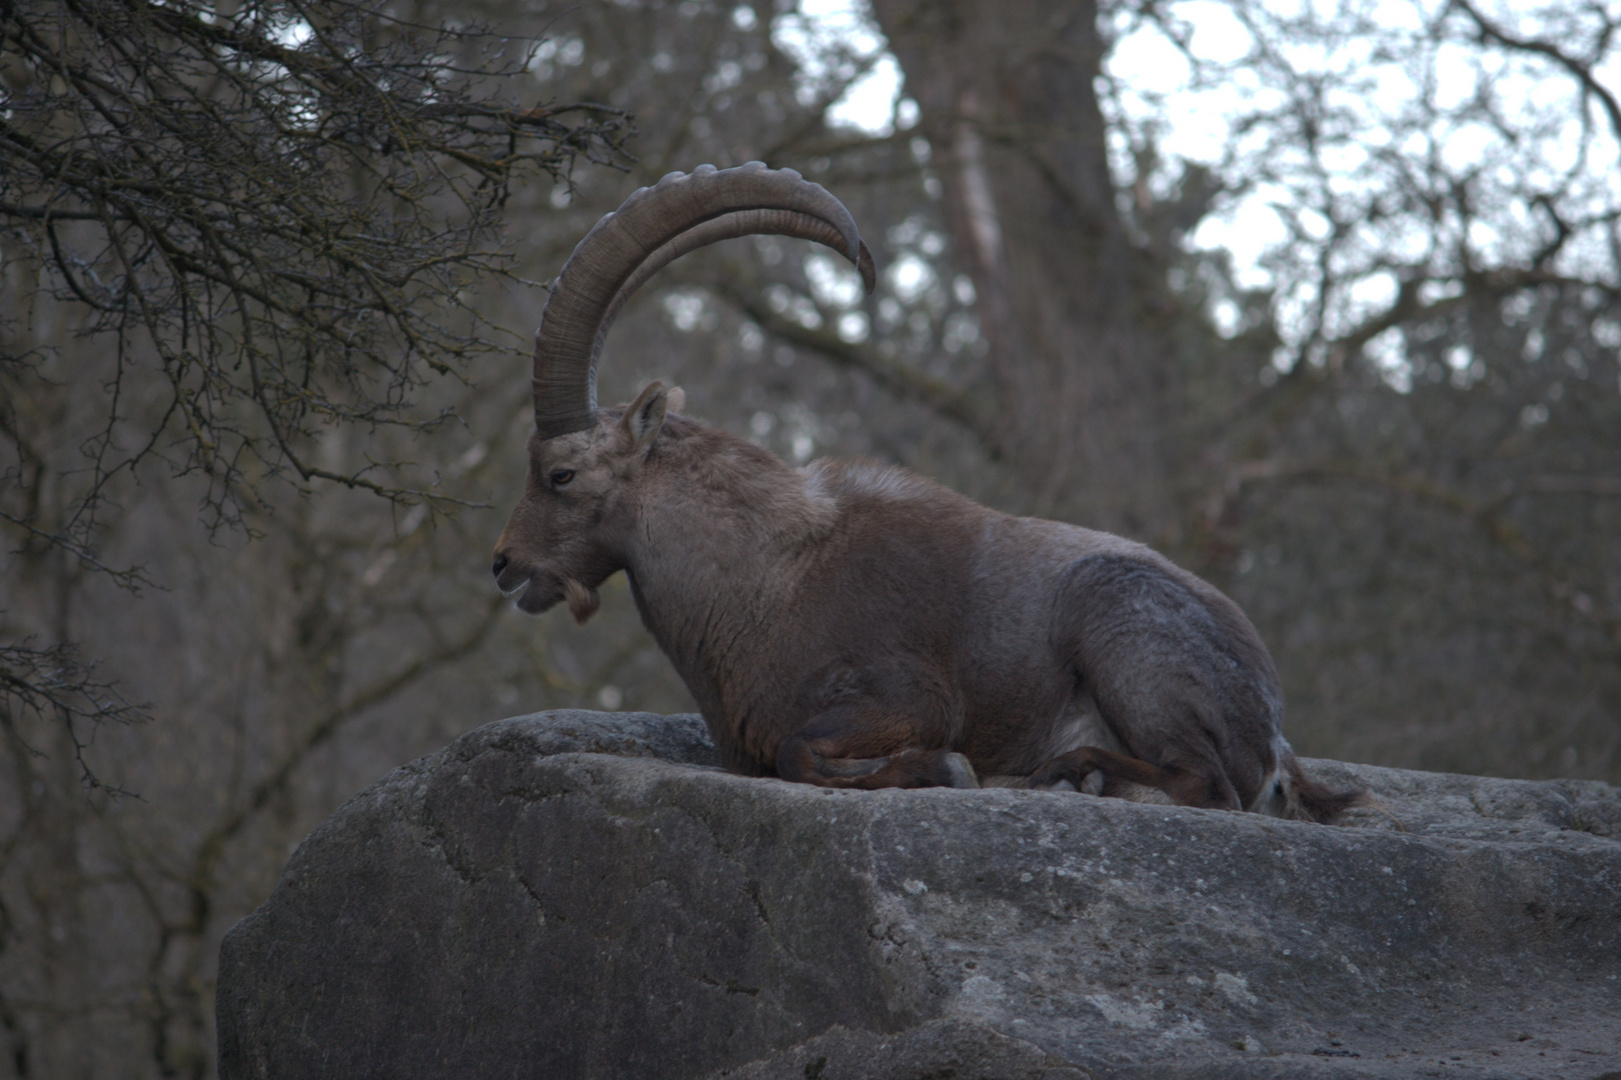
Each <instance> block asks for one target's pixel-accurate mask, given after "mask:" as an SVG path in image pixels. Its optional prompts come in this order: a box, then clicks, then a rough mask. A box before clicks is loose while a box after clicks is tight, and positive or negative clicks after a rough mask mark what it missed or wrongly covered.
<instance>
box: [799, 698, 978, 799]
mask: <svg viewBox="0 0 1621 1080" xmlns="http://www.w3.org/2000/svg"><path fill="white" fill-rule="evenodd" d="M933 726H935V725H927V724H924V723H921V722H919V721H918V720H917V718H915V717H910V716H905V715H903V714H899V713H893V712H887V711H885V710H883V709H882V708H881V707H877V706H843V707H840V708H838V709H832V710H829V711H827V712H824V713H821V714H819V715H817V716H816V717H815V718H814V719H813V720H811V722H810V723H809V724H807V725H805V727H804V728H802V729H800V730H799V731H797V732H795V733H794V734H792V735H790V736H788V737H787V738H786V739H784V740H783V741H782V745H781V747H779V748H778V750H777V775H778V776H780V777H782V778H783V779H784V780H792V781H794V782H795V783H801V784H815V785H817V786H818V787H836V788H864V789H868V790H870V789H874V788H886V787H900V788H918V787H955V788H974V787H978V786H979V779H978V777H976V776H975V775H974V767H973V765H971V764H969V761H968V759H967V758H966V757H964V756H963V755H961V754H958V753H953V752H952V751H950V750H945V749H939V748H938V746H939V743H940V742H943V741H944V739H943V737H936V738H929V737H927V736H928V734H930V733H929V732H926V730H925V729H926V728H928V727H933ZM931 744H932V746H931Z"/></svg>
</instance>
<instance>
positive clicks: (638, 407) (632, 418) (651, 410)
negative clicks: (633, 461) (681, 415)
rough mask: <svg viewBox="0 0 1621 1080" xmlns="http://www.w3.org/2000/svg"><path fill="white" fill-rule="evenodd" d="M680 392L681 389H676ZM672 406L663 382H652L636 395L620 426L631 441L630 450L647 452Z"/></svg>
mask: <svg viewBox="0 0 1621 1080" xmlns="http://www.w3.org/2000/svg"><path fill="white" fill-rule="evenodd" d="M676 392H677V393H680V391H676ZM669 407H670V393H669V391H667V390H665V389H664V384H663V383H661V382H650V383H648V384H647V388H646V389H644V390H643V391H642V392H641V393H640V394H637V395H636V400H635V401H633V402H631V403H630V408H628V409H626V410H625V418H624V419H623V420H621V421H620V422H619V423H620V426H621V427H622V428H623V429H624V432H625V435H626V436H627V437H628V439H629V442H630V452H631V453H633V454H635V453H640V454H646V453H647V452H648V451H649V450H650V449H652V447H653V440H654V439H655V438H657V437H658V433H659V428H661V427H663V426H664V414H665V412H666V411H667V410H668V409H669Z"/></svg>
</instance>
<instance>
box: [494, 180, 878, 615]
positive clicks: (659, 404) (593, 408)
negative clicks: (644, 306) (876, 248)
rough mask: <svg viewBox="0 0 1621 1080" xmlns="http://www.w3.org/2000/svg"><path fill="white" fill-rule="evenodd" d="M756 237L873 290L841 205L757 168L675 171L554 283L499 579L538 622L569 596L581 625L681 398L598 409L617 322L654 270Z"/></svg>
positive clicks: (809, 186) (654, 388) (648, 394)
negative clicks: (815, 257)
mask: <svg viewBox="0 0 1621 1080" xmlns="http://www.w3.org/2000/svg"><path fill="white" fill-rule="evenodd" d="M755 233H772V234H778V235H784V236H794V237H801V238H803V239H807V240H815V241H818V242H820V243H823V244H826V245H827V246H829V247H831V248H833V249H834V250H836V251H838V252H840V253H841V254H843V255H844V256H846V257H847V258H849V259H850V261H851V262H853V263H855V264H856V266H857V268H858V269H859V270H860V271H861V275H862V278H863V280H864V282H865V284H866V287H867V290H868V291H869V292H870V291H871V290H872V288H873V285H874V283H875V274H874V268H873V262H872V255H871V253H870V252H868V250H867V247H866V245H865V244H863V243H862V242H861V237H860V235H859V234H858V233H857V231H856V225H855V220H854V219H853V218H852V217H851V216H850V212H849V211H848V210H846V209H845V207H844V205H843V204H842V203H840V202H839V201H838V200H837V199H835V198H834V197H833V196H832V195H830V194H828V192H827V191H826V190H825V189H824V188H822V186H821V185H819V184H813V183H811V182H810V181H808V180H805V179H804V178H802V177H801V176H800V175H799V174H798V173H796V172H794V171H793V170H791V169H782V170H773V169H768V168H766V166H765V165H764V164H763V163H761V162H758V161H755V162H750V163H749V164H747V165H743V166H740V167H739V168H735V169H726V170H717V169H715V168H714V167H713V166H710V165H702V166H699V167H698V168H697V169H695V170H694V171H693V172H692V173H690V174H683V173H671V174H670V175H668V176H666V177H664V179H662V180H660V181H659V182H658V183H657V184H655V185H654V186H652V187H647V188H642V189H641V190H640V191H637V192H636V193H635V194H633V195H631V196H630V198H628V199H626V200H625V202H624V204H623V205H622V206H620V208H619V210H618V211H617V212H615V213H612V214H609V215H607V216H606V217H604V218H603V219H602V220H601V221H599V222H598V223H597V225H596V227H595V228H593V229H592V230H591V232H590V233H589V234H587V235H586V237H585V239H584V240H582V241H580V244H579V246H578V247H576V248H575V249H574V254H573V255H572V256H570V258H569V260H568V262H567V263H566V264H564V266H563V270H562V272H561V273H560V274H559V275H558V278H557V280H556V282H555V284H554V285H553V288H552V295H551V299H550V300H549V301H547V304H546V309H545V312H544V313H543V314H542V316H541V326H540V330H539V331H538V332H537V333H536V335H535V369H534V378H533V388H534V400H535V433H534V435H533V436H532V437H531V438H530V440H529V479H528V483H527V486H526V488H525V491H524V496H523V499H522V500H521V501H520V502H519V503H518V506H517V509H515V510H514V511H513V512H512V517H511V518H510V519H509V520H508V521H507V527H506V529H505V530H503V531H502V533H501V539H500V540H499V541H498V542H497V543H496V548H495V564H494V567H493V569H494V572H495V576H496V582H497V584H498V585H499V586H500V588H501V590H502V591H503V592H505V593H508V594H509V595H510V594H514V593H519V592H520V591H521V595H520V596H519V598H518V606H519V607H520V608H522V609H523V610H524V611H527V612H529V613H531V614H538V613H540V612H542V611H546V610H547V609H549V608H551V607H553V606H555V605H556V604H557V603H558V602H559V601H562V600H565V599H566V600H567V601H568V605H569V610H570V611H571V612H572V613H573V615H574V617H575V618H576V619H578V620H579V621H581V622H584V621H585V620H586V619H588V618H590V617H591V614H592V613H593V612H595V611H596V609H597V592H596V590H597V587H598V586H600V585H601V584H602V582H603V581H604V580H606V579H607V578H608V577H609V576H610V575H611V574H613V573H614V572H615V571H616V570H619V569H621V568H622V567H623V566H624V565H625V562H624V547H623V545H624V541H625V539H626V537H627V535H628V532H629V530H631V529H633V528H634V520H635V508H636V506H637V505H638V502H639V499H640V498H641V497H642V496H643V494H644V493H643V491H642V488H643V486H644V485H643V479H644V472H645V469H646V465H647V462H648V459H649V457H650V456H651V455H652V453H653V449H654V444H655V442H656V440H657V438H658V434H659V431H660V429H661V427H662V425H663V423H664V418H665V415H666V413H667V412H670V411H678V410H679V409H680V408H681V405H682V401H683V396H682V393H681V391H680V390H666V389H665V387H664V386H663V384H661V383H656V382H655V383H653V384H651V385H650V386H648V387H647V388H646V389H644V390H643V391H642V392H641V394H639V395H638V396H637V398H636V400H635V401H634V402H632V403H631V404H630V405H629V406H627V407H625V408H624V409H623V410H619V409H608V410H599V409H598V408H597V403H596V396H597V392H596V384H597V358H598V356H599V354H600V353H601V351H602V343H603V341H604V339H605V338H606V337H607V334H608V330H609V328H610V327H611V326H612V325H613V321H614V319H615V317H616V316H617V315H618V314H619V311H620V309H621V308H622V307H623V306H624V304H625V301H626V300H628V299H629V298H630V296H631V294H632V293H634V292H635V291H636V290H637V289H638V288H640V287H641V285H642V283H643V282H645V281H646V280H647V279H648V278H650V277H651V276H652V275H653V274H655V273H656V272H657V271H658V270H659V269H661V268H662V267H664V266H665V265H667V264H668V263H670V262H671V261H672V260H674V259H677V258H680V257H681V256H682V255H685V254H686V253H687V252H689V251H693V250H695V249H697V248H700V247H703V246H705V245H707V244H712V243H714V242H716V241H718V240H724V239H728V238H730V237H736V236H748V235H751V234H755Z"/></svg>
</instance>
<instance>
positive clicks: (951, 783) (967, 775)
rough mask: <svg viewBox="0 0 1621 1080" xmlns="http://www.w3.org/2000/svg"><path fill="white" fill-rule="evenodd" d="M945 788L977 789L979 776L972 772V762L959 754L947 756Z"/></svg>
mask: <svg viewBox="0 0 1621 1080" xmlns="http://www.w3.org/2000/svg"><path fill="white" fill-rule="evenodd" d="M945 766H946V770H945V771H946V777H947V779H946V786H948V787H954V788H977V787H979V774H978V773H976V772H974V765H973V762H971V761H969V760H968V759H967V758H966V757H964V756H963V755H961V754H947V755H946V760H945Z"/></svg>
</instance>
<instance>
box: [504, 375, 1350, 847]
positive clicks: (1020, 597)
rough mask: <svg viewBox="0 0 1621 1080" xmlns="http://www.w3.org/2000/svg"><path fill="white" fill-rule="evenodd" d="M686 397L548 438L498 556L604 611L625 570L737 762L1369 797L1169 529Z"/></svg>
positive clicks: (1307, 801) (808, 772) (1194, 791)
mask: <svg viewBox="0 0 1621 1080" xmlns="http://www.w3.org/2000/svg"><path fill="white" fill-rule="evenodd" d="M668 404H669V397H668V396H667V393H666V391H665V390H664V388H663V387H662V386H661V385H660V384H658V383H654V384H652V385H651V386H649V387H648V388H647V389H645V390H644V391H643V392H642V394H641V395H640V396H639V397H638V398H637V399H636V401H635V402H633V403H632V404H631V405H629V406H626V407H621V408H617V409H608V410H603V411H601V412H600V413H599V419H598V423H597V425H596V427H594V428H592V429H590V430H588V431H582V432H576V433H574V434H570V435H564V436H560V437H558V438H555V439H549V440H545V441H541V440H538V439H531V442H530V448H529V451H530V468H529V480H528V484H527V488H526V491H525V494H524V497H523V499H522V501H520V503H519V504H518V507H517V508H516V509H515V510H514V511H513V514H512V518H511V520H510V521H509V522H508V524H507V527H506V530H505V531H504V532H503V533H502V535H501V539H500V541H499V543H498V544H497V547H496V562H495V574H496V578H497V582H498V584H499V585H500V586H501V588H502V589H503V590H505V591H507V592H509V593H512V592H518V591H520V590H521V596H519V599H518V605H519V607H521V608H522V609H523V610H525V611H529V612H540V611H544V610H546V609H547V608H549V607H552V606H553V605H555V604H557V603H559V602H562V601H564V600H567V602H568V604H569V607H570V610H571V611H572V612H573V613H574V615H575V617H576V618H577V619H581V620H582V621H583V619H584V618H587V617H589V615H590V614H591V612H592V611H594V610H595V607H596V604H595V597H596V589H597V587H598V586H600V585H601V583H602V582H603V581H604V580H605V579H606V578H607V577H608V576H609V575H610V574H613V573H615V572H617V571H619V570H624V571H625V572H626V574H627V575H628V576H629V578H630V583H631V590H632V594H633V596H634V597H635V600H636V604H637V607H638V609H639V610H640V612H641V615H642V620H643V622H644V623H645V624H646V626H647V628H648V630H649V631H650V632H651V633H652V635H653V637H654V639H655V640H657V641H658V643H659V645H660V647H661V648H663V650H664V652H665V654H666V655H667V656H668V657H669V658H670V661H671V663H672V664H674V666H675V668H676V670H677V671H678V672H679V673H680V675H681V677H682V678H683V679H684V680H685V682H686V684H687V686H688V688H689V689H690V690H691V691H692V695H693V697H694V698H695V699H696V700H697V702H698V705H699V707H700V709H702V711H703V714H704V718H705V720H706V721H707V723H708V725H709V728H710V731H711V733H712V734H713V736H714V739H715V743H716V746H717V747H718V749H719V750H720V753H721V755H722V759H723V760H724V761H725V762H726V764H727V765H728V766H729V767H731V768H732V769H735V770H737V771H739V772H743V773H747V774H750V775H767V776H769V775H776V776H781V777H782V778H784V779H788V780H796V781H801V782H805V783H812V784H819V785H823V786H828V787H856V788H875V787H919V786H935V785H951V786H972V785H974V784H975V783H977V781H975V779H974V776H975V772H976V770H977V772H978V773H979V774H981V775H997V776H1003V777H1006V776H1015V777H1027V778H1029V783H1030V785H1031V786H1055V785H1061V784H1067V785H1070V786H1073V787H1075V788H1077V789H1080V788H1082V786H1083V785H1084V784H1085V783H1086V782H1087V780H1088V778H1089V776H1090V774H1092V773H1094V772H1095V773H1098V774H1101V775H1102V777H1103V778H1104V790H1105V791H1106V792H1107V791H1109V790H1111V788H1112V787H1118V786H1120V785H1122V784H1124V785H1147V786H1149V787H1152V788H1156V789H1158V790H1160V791H1162V792H1163V793H1164V794H1165V795H1167V796H1169V797H1170V798H1171V799H1172V801H1174V802H1178V803H1182V804H1185V805H1192V806H1208V807H1225V808H1229V809H1240V808H1249V809H1270V810H1271V811H1272V812H1276V813H1282V814H1286V815H1288V816H1291V817H1296V818H1299V819H1302V820H1310V821H1329V820H1332V819H1333V818H1334V816H1335V815H1336V814H1338V813H1339V812H1340V811H1341V810H1343V809H1344V808H1345V807H1346V806H1349V805H1352V804H1354V803H1355V802H1356V801H1357V799H1358V798H1359V796H1358V795H1357V794H1356V793H1338V792H1332V791H1329V790H1328V789H1327V788H1325V787H1323V786H1322V785H1320V784H1317V783H1316V782H1315V781H1312V780H1311V779H1310V778H1309V777H1307V776H1306V775H1305V774H1304V772H1303V771H1302V770H1301V769H1300V766H1299V763H1298V762H1296V761H1295V760H1294V756H1293V754H1292V753H1290V751H1289V748H1288V744H1287V743H1286V742H1285V741H1284V740H1283V737H1282V735H1281V733H1280V731H1279V726H1280V724H1281V721H1282V715H1283V706H1282V697H1281V693H1280V690H1279V687H1278V680H1277V673H1276V672H1275V671H1274V670H1273V666H1272V660H1271V658H1270V656H1269V655H1268V654H1267V651H1266V647H1265V646H1264V645H1263V644H1262V643H1261V640H1260V638H1259V636H1258V635H1257V634H1256V633H1255V629H1254V627H1252V626H1251V625H1250V623H1249V620H1248V619H1246V618H1245V617H1244V614H1243V612H1242V611H1240V610H1239V609H1238V607H1237V605H1235V604H1233V602H1232V601H1231V600H1229V599H1227V597H1225V596H1224V595H1222V594H1221V593H1220V592H1219V591H1217V590H1216V589H1215V588H1213V587H1212V586H1210V585H1209V584H1207V583H1206V582H1204V581H1202V580H1200V579H1199V578H1197V577H1195V576H1193V575H1192V574H1189V573H1187V572H1186V571H1184V570H1182V569H1181V568H1179V567H1177V566H1176V565H1174V564H1173V563H1171V562H1170V561H1169V560H1167V559H1165V558H1164V557H1163V556H1161V555H1159V554H1158V553H1156V552H1154V551H1152V550H1150V549H1148V548H1146V547H1143V546H1142V545H1140V544H1136V543H1133V542H1131V541H1129V540H1125V539H1122V538H1120V537H1118V536H1111V535H1109V534H1107V533H1099V532H1094V531H1092V530H1090V529H1084V528H1080V527H1078V526H1072V525H1064V524H1060V523H1057V522H1051V521H1042V520H1039V519H1035V518H1015V517H1010V516H1008V515H1006V514H1000V513H997V512H995V511H992V510H988V509H986V508H985V507H982V506H979V505H978V504H976V503H973V502H971V501H969V500H968V499H966V498H964V497H962V496H961V495H958V494H957V493H955V492H953V491H950V490H948V489H946V488H943V487H940V486H939V485H937V484H934V483H932V482H931V481H928V480H926V479H923V478H922V477H918V476H916V475H913V474H911V473H908V472H906V471H905V470H901V469H894V468H883V467H881V466H876V465H872V464H869V463H864V462H854V463H839V462H817V463H815V464H812V465H810V466H807V467H806V468H803V469H796V468H793V467H791V466H788V465H786V464H784V463H783V462H782V461H780V460H778V459H777V458H775V457H773V456H772V455H770V454H768V453H767V452H765V451H764V450H761V449H760V448H758V447H755V446H753V445H751V444H750V443H748V442H746V441H744V440H742V439H739V438H736V437H735V436H732V435H729V434H727V433H725V432H721V431H717V430H715V429H713V428H708V427H705V426H703V425H701V424H698V423H696V422H694V421H692V420H689V419H687V418H685V417H681V416H676V415H673V414H669V412H668V408H667V406H668ZM560 478H566V480H565V481H564V482H563V483H559V482H558V480H559V479H560Z"/></svg>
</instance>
